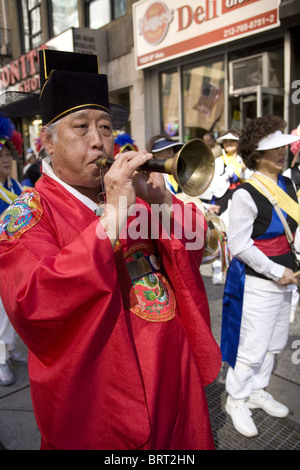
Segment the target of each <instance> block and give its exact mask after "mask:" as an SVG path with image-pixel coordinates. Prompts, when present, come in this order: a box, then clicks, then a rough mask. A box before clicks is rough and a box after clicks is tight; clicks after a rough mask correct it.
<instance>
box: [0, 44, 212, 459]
mask: <svg viewBox="0 0 300 470" xmlns="http://www.w3.org/2000/svg"><path fill="white" fill-rule="evenodd" d="M40 68H41V71H40V74H41V90H42V91H41V96H40V106H41V110H40V112H41V115H42V119H43V129H42V133H41V137H42V141H43V145H44V148H45V150H46V152H47V154H48V158H47V159H46V160H48V161H44V162H43V175H42V178H41V179H40V180H39V182H38V183H37V184H36V187H35V188H30V189H28V190H26V191H24V192H23V193H22V195H21V196H20V197H19V198H18V199H17V200H16V202H15V203H14V205H13V206H12V209H11V210H9V211H8V212H7V214H6V217H5V219H4V221H3V223H2V226H1V230H0V269H1V279H4V278H5V279H6V281H5V283H2V284H1V288H0V294H1V297H3V302H4V304H5V308H6V310H7V313H8V315H9V317H10V319H11V321H12V323H13V325H14V326H15V328H16V330H17V331H18V332H19V334H20V336H21V337H22V339H23V340H24V342H25V343H26V344H27V346H28V348H29V375H30V384H31V393H32V399H33V407H34V411H35V415H36V419H37V424H38V426H39V429H40V432H41V437H42V439H41V448H42V449H63V450H66V449H106V450H107V449H112V450H133V449H144V450H150V449H163V450H166V449H186V450H188V449H212V448H213V447H214V443H213V438H212V432H211V428H210V423H209V416H208V408H207V402H206V398H205V393H204V386H205V385H206V384H208V383H210V382H212V381H213V380H214V379H215V378H216V376H217V374H218V371H219V368H220V364H221V362H220V351H219V348H218V346H217V344H216V342H215V340H214V338H213V336H212V334H211V330H210V319H209V309H208V302H207V297H206V293H205V289H204V285H203V281H202V278H201V276H200V274H199V263H200V262H201V257H202V252H203V244H202V246H201V247H197V249H194V247H192V249H187V248H186V246H187V243H186V242H187V240H186V238H185V231H184V230H183V231H182V236H181V237H179V236H175V235H174V233H175V232H176V233H177V234H178V233H179V230H178V227H179V226H180V225H182V220H183V219H184V217H183V216H182V214H184V212H183V208H184V205H183V204H182V203H181V202H180V201H177V200H176V199H175V197H174V196H172V195H171V194H170V192H169V191H167V190H166V188H165V184H164V178H163V176H162V175H161V174H157V173H151V172H141V171H136V170H137V169H138V168H139V167H140V166H141V165H142V164H143V163H145V162H146V161H147V160H148V159H150V158H151V154H149V153H147V152H146V151H137V152H134V151H132V152H126V153H124V154H120V155H119V156H118V157H117V159H116V160H115V162H114V163H113V164H112V165H111V167H110V168H104V169H103V170H99V167H98V164H97V162H98V160H99V158H100V157H105V158H106V157H108V158H111V157H112V156H113V145H114V138H113V126H115V128H117V127H118V128H121V127H123V126H124V125H125V122H126V119H125V118H124V113H122V112H121V111H122V110H121V108H118V107H117V106H113V105H111V104H110V103H109V102H108V87H107V80H106V76H104V75H101V74H99V72H98V64H97V58H95V56H86V55H80V54H72V53H62V52H60V51H50V50H46V51H42V52H41V53H40ZM31 98H32V99H33V100H34V99H35V98H34V97H31ZM7 109H8V110H9V106H8V108H7ZM0 111H1V110H0ZM153 204H155V205H162V204H163V205H164V207H165V208H166V209H168V211H169V212H168V211H167V212H168V216H169V221H170V231H169V234H168V236H166V232H167V229H166V228H165V226H164V225H163V223H162V222H164V224H166V219H165V220H164V221H163V220H162V219H163V217H162V216H161V217H159V215H161V214H159V215H155V214H154V215H155V216H154V215H153V211H152V209H151V207H152V206H153ZM175 204H176V206H177V212H176V213H175V210H174V206H175ZM178 208H182V213H181V216H180V211H179V210H178ZM129 209H130V212H129V211H128V210H129ZM189 211H190V214H191V215H192V216H193V217H196V218H197V223H198V224H200V225H202V233H203V236H204V235H205V230H206V226H205V221H204V218H203V216H202V214H201V213H200V212H198V210H197V209H196V207H195V206H193V205H190V206H189ZM139 213H140V214H142V216H141V217H139V215H138V214H139ZM160 219H161V220H160ZM189 241H190V240H189Z"/></svg>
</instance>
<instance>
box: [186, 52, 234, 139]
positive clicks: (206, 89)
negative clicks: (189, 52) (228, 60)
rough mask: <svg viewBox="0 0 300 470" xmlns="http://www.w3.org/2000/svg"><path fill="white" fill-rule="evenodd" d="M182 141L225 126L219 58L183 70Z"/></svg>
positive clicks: (221, 60) (222, 76)
mask: <svg viewBox="0 0 300 470" xmlns="http://www.w3.org/2000/svg"><path fill="white" fill-rule="evenodd" d="M182 73H183V78H182V82H183V121H184V140H189V139H192V138H195V137H198V138H202V137H203V134H204V133H205V132H214V133H216V134H217V133H219V132H220V130H223V129H224V126H225V113H224V82H225V72H224V61H223V59H221V58H220V59H219V60H214V61H211V62H208V63H207V62H206V63H205V64H200V63H199V64H193V65H189V66H185V67H183V71H182Z"/></svg>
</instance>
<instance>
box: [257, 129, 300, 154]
mask: <svg viewBox="0 0 300 470" xmlns="http://www.w3.org/2000/svg"><path fill="white" fill-rule="evenodd" d="M297 140H300V136H297V135H290V134H283V133H282V132H281V131H276V132H273V134H269V135H267V136H266V137H264V138H263V139H261V140H260V141H259V142H258V146H257V147H256V150H271V149H277V148H279V147H284V146H286V145H288V144H292V143H293V142H297Z"/></svg>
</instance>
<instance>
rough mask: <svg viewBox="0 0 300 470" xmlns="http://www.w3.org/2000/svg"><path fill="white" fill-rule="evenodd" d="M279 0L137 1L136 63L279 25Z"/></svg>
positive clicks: (149, 62)
mask: <svg viewBox="0 0 300 470" xmlns="http://www.w3.org/2000/svg"><path fill="white" fill-rule="evenodd" d="M279 4H280V0H190V1H189V2H186V1H184V0H164V1H155V0H141V1H139V2H136V3H134V4H133V6H132V8H133V25H134V45H135V55H136V68H137V69H143V68H145V67H149V66H152V65H155V64H158V63H161V62H165V61H167V60H170V59H173V58H176V57H180V56H182V55H185V54H187V53H192V52H196V51H200V50H203V49H207V48H209V47H213V46H216V45H219V44H223V43H226V42H229V41H234V40H236V39H240V38H244V37H246V36H250V35H252V34H257V33H260V32H262V31H266V30H269V29H272V28H276V27H278V26H280V21H279Z"/></svg>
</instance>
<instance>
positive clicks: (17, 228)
mask: <svg viewBox="0 0 300 470" xmlns="http://www.w3.org/2000/svg"><path fill="white" fill-rule="evenodd" d="M42 215H43V208H42V205H41V200H40V196H39V194H38V193H37V191H36V190H35V189H34V188H28V189H25V190H24V191H23V192H22V194H21V195H20V196H19V197H18V198H17V199H16V200H15V201H14V203H13V204H12V205H11V206H9V208H8V209H7V211H6V212H5V214H4V218H3V220H2V221H1V223H0V242H2V241H7V240H15V239H18V238H20V237H21V236H22V235H23V233H24V232H27V230H29V229H30V228H31V227H33V226H34V225H36V224H37V223H38V222H39V221H40V220H41V217H42Z"/></svg>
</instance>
